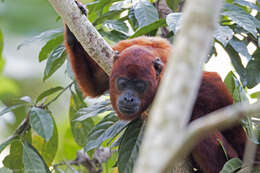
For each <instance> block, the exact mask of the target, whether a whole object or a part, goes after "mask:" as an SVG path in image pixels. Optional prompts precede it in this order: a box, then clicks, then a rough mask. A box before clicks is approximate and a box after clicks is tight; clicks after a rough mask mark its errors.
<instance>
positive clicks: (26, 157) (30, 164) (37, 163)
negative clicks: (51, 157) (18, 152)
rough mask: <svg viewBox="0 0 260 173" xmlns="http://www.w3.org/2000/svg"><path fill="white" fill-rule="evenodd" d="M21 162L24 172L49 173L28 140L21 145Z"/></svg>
mask: <svg viewBox="0 0 260 173" xmlns="http://www.w3.org/2000/svg"><path fill="white" fill-rule="evenodd" d="M23 164H24V169H25V171H26V172H28V173H29V172H31V173H35V172H41V173H50V171H49V169H48V167H47V165H46V163H45V162H44V160H43V159H42V157H41V156H40V154H39V153H38V152H37V151H36V150H35V148H33V146H32V145H30V144H29V143H28V142H26V141H25V142H24V145H23Z"/></svg>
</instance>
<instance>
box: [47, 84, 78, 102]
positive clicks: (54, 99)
mask: <svg viewBox="0 0 260 173" xmlns="http://www.w3.org/2000/svg"><path fill="white" fill-rule="evenodd" d="M74 83H75V82H74V81H73V82H71V83H70V84H69V85H68V86H66V87H65V88H64V89H63V90H62V91H61V92H60V93H59V94H58V95H57V96H56V97H54V98H53V99H52V100H51V101H49V102H48V103H46V104H45V105H44V106H43V107H48V106H49V105H50V104H52V103H53V102H55V101H56V100H57V99H58V98H59V97H60V96H61V95H62V94H63V93H64V92H65V91H66V90H67V89H68V88H70V87H71V86H72V85H73V84H74Z"/></svg>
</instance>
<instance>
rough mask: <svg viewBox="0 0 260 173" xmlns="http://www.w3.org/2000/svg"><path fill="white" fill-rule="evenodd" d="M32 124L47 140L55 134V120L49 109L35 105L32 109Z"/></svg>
mask: <svg viewBox="0 0 260 173" xmlns="http://www.w3.org/2000/svg"><path fill="white" fill-rule="evenodd" d="M30 125H31V127H32V128H33V130H34V131H35V132H37V133H38V134H39V135H40V136H41V137H43V138H44V139H45V140H46V141H49V139H50V138H51V137H52V135H53V129H54V125H53V120H52V118H51V115H50V113H49V112H48V111H46V110H44V109H41V108H37V107H33V108H31V110H30Z"/></svg>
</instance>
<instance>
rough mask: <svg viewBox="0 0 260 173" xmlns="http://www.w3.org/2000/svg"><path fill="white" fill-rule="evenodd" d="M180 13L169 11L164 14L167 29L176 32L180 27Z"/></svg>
mask: <svg viewBox="0 0 260 173" xmlns="http://www.w3.org/2000/svg"><path fill="white" fill-rule="evenodd" d="M181 15H182V13H171V14H168V15H167V16H166V22H167V24H168V26H169V29H170V30H171V31H172V32H174V33H176V32H177V31H178V30H179V29H180V19H181Z"/></svg>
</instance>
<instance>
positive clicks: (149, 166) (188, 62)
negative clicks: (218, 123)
mask: <svg viewBox="0 0 260 173" xmlns="http://www.w3.org/2000/svg"><path fill="white" fill-rule="evenodd" d="M221 7H222V1H221V0H215V1H209V0H189V1H186V4H185V6H184V15H183V20H182V29H181V31H180V33H178V34H177V37H176V41H175V45H174V48H173V53H172V58H171V59H170V60H169V62H168V64H167V68H166V71H165V74H164V77H163V80H162V82H161V84H160V87H159V90H158V92H157V95H156V99H155V101H154V104H153V107H152V110H151V112H150V115H149V119H148V125H147V128H146V133H145V136H144V140H143V144H142V146H141V150H140V156H139V158H138V162H137V165H136V169H135V171H134V172H135V173H143V172H149V173H165V172H166V171H167V170H168V169H169V167H171V166H172V165H173V163H174V162H175V163H176V160H177V159H179V158H176V157H175V156H176V155H175V152H176V150H175V147H176V145H178V144H180V143H179V142H180V141H182V142H183V135H182V134H185V130H186V129H185V126H186V125H187V122H188V120H189V118H190V114H191V111H192V107H193V103H194V101H195V98H196V93H197V91H198V88H199V83H200V78H201V71H202V64H203V62H204V61H205V58H206V57H207V54H208V50H209V45H210V42H211V40H212V36H213V33H214V30H215V27H216V24H217V18H218V16H219V13H220V9H221ZM184 136H185V135H184ZM181 144H182V143H181Z"/></svg>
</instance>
